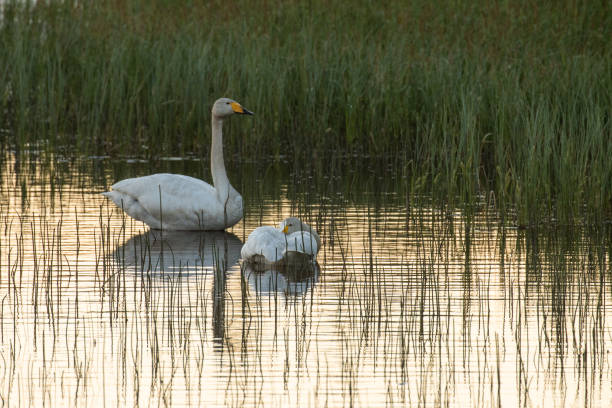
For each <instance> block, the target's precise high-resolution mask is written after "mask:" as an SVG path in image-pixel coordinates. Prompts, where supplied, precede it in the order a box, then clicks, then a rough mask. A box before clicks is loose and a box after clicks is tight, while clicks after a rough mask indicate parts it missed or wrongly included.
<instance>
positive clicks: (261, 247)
mask: <svg viewBox="0 0 612 408" xmlns="http://www.w3.org/2000/svg"><path fill="white" fill-rule="evenodd" d="M284 253H285V234H283V233H282V232H281V231H279V230H278V229H276V228H274V227H270V226H265V227H259V228H256V229H254V230H253V232H251V233H250V234H249V237H248V238H247V242H246V243H245V244H244V245H243V246H242V251H241V252H240V254H241V256H242V259H245V260H246V259H249V258H251V257H253V256H255V255H263V256H264V257H265V258H266V260H267V261H268V262H276V261H278V260H280V259H282V257H283V255H284Z"/></svg>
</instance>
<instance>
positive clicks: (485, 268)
mask: <svg viewBox="0 0 612 408" xmlns="http://www.w3.org/2000/svg"><path fill="white" fill-rule="evenodd" d="M335 160H336V162H337V164H334V165H329V166H323V167H321V168H313V169H311V170H309V171H307V172H304V171H297V170H295V169H296V168H300V167H304V166H297V165H296V163H294V162H292V160H291V158H279V159H277V160H276V161H269V162H266V163H257V162H253V163H244V162H243V163H233V162H232V161H231V160H230V161H229V163H228V173H229V177H230V180H231V181H232V184H233V185H234V186H235V187H236V189H237V190H238V191H240V192H241V193H242V196H243V199H244V203H245V216H244V219H243V220H242V221H241V222H239V223H238V224H237V225H236V226H234V227H233V228H231V229H229V230H227V231H226V232H202V233H200V232H189V233H186V232H171V231H161V232H160V231H150V230H149V229H148V227H146V226H145V225H143V224H142V223H140V222H137V221H134V220H132V219H130V218H128V217H126V216H124V215H123V214H122V213H121V211H120V210H118V209H117V208H116V207H115V206H114V205H113V204H111V203H110V202H107V200H106V199H105V198H104V197H103V196H101V195H100V194H99V193H100V192H102V191H106V190H107V189H108V187H109V186H110V185H111V184H112V183H114V182H115V181H117V180H120V179H122V178H126V177H133V176H141V175H146V174H150V173H154V172H162V171H163V172H176V173H181V174H188V175H191V176H195V177H201V178H204V179H205V180H207V181H209V180H210V176H209V173H208V162H207V161H200V160H197V159H195V158H166V159H163V160H156V161H154V162H152V161H145V160H135V159H121V160H119V159H114V160H111V159H109V158H104V157H82V158H78V159H73V158H71V157H68V156H67V157H61V156H53V157H51V158H48V156H46V155H42V154H41V155H40V156H37V155H36V154H30V155H29V156H28V158H24V155H21V157H20V156H18V155H16V154H15V153H7V154H5V156H4V157H3V159H2V162H1V164H0V299H1V303H0V339H1V342H0V357H1V358H0V398H1V399H2V401H3V403H4V404H6V405H8V406H43V405H44V406H113V407H114V406H128V405H129V406H262V407H264V406H265V407H274V406H279V407H280V406H282V407H286V406H363V407H372V406H454V407H465V406H519V405H520V406H537V407H545V406H555V407H560V406H568V407H569V406H593V407H598V406H610V405H612V391H611V390H612V378H611V377H612V371H611V370H610V367H611V363H612V361H611V358H610V344H612V343H611V335H612V321H611V317H610V316H611V313H612V310H611V306H610V305H611V304H612V299H611V296H610V294H611V293H612V291H611V289H612V288H611V284H610V272H611V266H610V265H611V262H610V257H611V253H612V249H611V245H610V240H611V238H612V227H611V226H610V225H609V224H603V225H588V224H585V223H580V222H577V223H576V224H575V225H563V226H559V225H548V224H546V223H541V224H538V225H537V226H529V227H527V228H523V227H519V226H517V225H514V224H513V223H512V222H511V220H512V219H513V214H512V212H511V211H508V212H506V213H500V212H499V210H498V209H497V208H496V207H495V205H494V202H493V201H491V200H488V199H483V200H481V203H480V204H478V205H476V206H473V205H472V206H470V207H469V208H468V207H461V206H460V205H454V206H451V205H449V204H444V203H440V202H439V201H437V200H434V199H433V198H432V197H428V196H414V195H412V194H411V193H410V189H409V187H408V186H406V185H405V179H404V175H403V174H401V173H397V172H393V171H392V168H394V167H393V166H388V165H387V164H385V163H384V162H383V163H379V164H376V165H367V164H363V165H362V166H350V165H348V164H347V165H346V168H345V167H342V162H343V159H342V158H336V159H335ZM344 160H345V161H347V162H349V161H351V160H352V161H353V162H355V161H357V162H359V160H354V159H351V160H349V158H345V159H344ZM362 162H364V163H367V160H363V161H362ZM334 169H336V170H334ZM351 169H352V170H351ZM290 215H294V216H298V217H300V218H302V219H305V220H306V221H308V222H309V223H310V224H311V225H312V226H313V227H314V228H315V229H316V230H317V231H318V232H319V234H320V236H321V238H322V243H323V245H322V248H321V251H320V252H319V255H318V257H317V263H316V264H315V265H313V266H312V267H311V268H302V269H294V270H263V271H259V270H253V269H252V268H250V267H249V266H247V265H245V264H243V262H242V260H241V259H240V249H241V246H242V243H243V242H244V241H245V240H246V237H247V236H248V234H249V233H250V232H251V231H252V230H253V229H255V228H256V227H258V226H260V225H275V224H277V223H278V222H279V221H280V220H282V219H283V218H285V217H287V216H290Z"/></svg>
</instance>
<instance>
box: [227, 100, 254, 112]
mask: <svg viewBox="0 0 612 408" xmlns="http://www.w3.org/2000/svg"><path fill="white" fill-rule="evenodd" d="M231 105H232V109H233V110H234V112H235V113H239V114H241V115H252V114H253V112H251V111H249V110H247V109H245V108H243V107H242V105H240V104H239V103H238V102H232V103H231Z"/></svg>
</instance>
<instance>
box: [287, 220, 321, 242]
mask: <svg viewBox="0 0 612 408" xmlns="http://www.w3.org/2000/svg"><path fill="white" fill-rule="evenodd" d="M278 229H280V230H281V231H282V232H283V233H284V234H286V235H289V234H292V233H294V232H298V231H307V232H309V233H310V234H311V235H312V236H313V237H314V239H315V240H316V241H317V246H318V247H319V248H320V247H321V238H320V237H319V234H317V232H316V231H315V230H314V228H312V227H311V226H310V225H308V224H306V223H305V222H302V220H300V219H299V218H297V217H289V218H285V219H284V220H282V221H281V222H280V224H279V225H278Z"/></svg>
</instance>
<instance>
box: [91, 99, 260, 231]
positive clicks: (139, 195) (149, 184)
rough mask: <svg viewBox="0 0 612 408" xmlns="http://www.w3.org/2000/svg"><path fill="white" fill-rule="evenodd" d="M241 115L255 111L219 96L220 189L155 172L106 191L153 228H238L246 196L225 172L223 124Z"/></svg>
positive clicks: (216, 167)
mask: <svg viewBox="0 0 612 408" xmlns="http://www.w3.org/2000/svg"><path fill="white" fill-rule="evenodd" d="M235 113H238V114H245V115H252V114H253V113H252V112H249V111H248V110H246V109H245V108H243V107H242V106H241V105H240V104H239V103H238V102H236V101H233V100H231V99H228V98H221V99H218V100H217V101H216V102H215V104H214V105H213V108H212V146H211V149H210V170H211V173H212V178H213V185H214V187H213V186H211V185H210V184H208V183H205V182H204V181H202V180H199V179H196V178H193V177H189V176H183V175H180V174H153V175H150V176H144V177H137V178H130V179H126V180H122V181H120V182H118V183H115V184H113V185H112V189H113V190H112V191H108V192H105V193H102V194H103V195H105V196H106V197H108V198H110V199H111V200H112V201H113V202H114V203H115V204H116V205H117V206H118V207H119V208H121V209H123V211H125V212H126V213H127V214H128V215H129V216H131V217H132V218H135V219H137V220H139V221H142V222H144V223H145V224H147V225H148V226H150V227H151V228H153V229H161V228H163V229H168V230H208V231H211V230H224V229H225V228H229V227H231V226H233V225H234V224H236V223H237V222H238V221H240V220H241V219H242V197H241V196H240V194H239V193H238V192H237V191H236V190H235V189H234V187H232V186H231V185H230V183H229V179H228V178H227V174H226V173H225V164H224V163H223V137H222V127H223V120H224V119H226V118H229V117H230V116H232V115H233V114H235ZM160 195H161V197H160ZM162 223H163V224H162Z"/></svg>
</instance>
